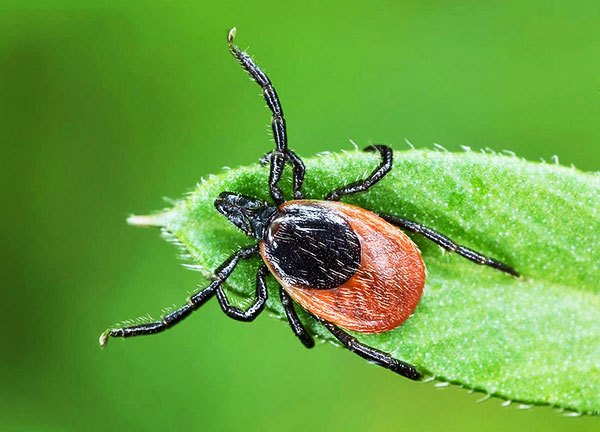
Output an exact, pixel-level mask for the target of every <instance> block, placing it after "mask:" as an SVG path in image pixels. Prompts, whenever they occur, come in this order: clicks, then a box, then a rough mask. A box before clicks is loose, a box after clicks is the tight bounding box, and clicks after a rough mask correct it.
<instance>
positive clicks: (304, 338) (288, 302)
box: [279, 286, 315, 348]
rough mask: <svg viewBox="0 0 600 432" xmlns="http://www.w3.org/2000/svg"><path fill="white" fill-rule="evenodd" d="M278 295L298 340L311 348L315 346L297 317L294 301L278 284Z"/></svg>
mask: <svg viewBox="0 0 600 432" xmlns="http://www.w3.org/2000/svg"><path fill="white" fill-rule="evenodd" d="M279 297H280V298H281V304H282V305H283V310H284V311H285V315H286V316H287V319H288V322H289V323H290V327H291V328H292V331H293V332H294V334H295V335H296V336H297V337H298V339H300V342H302V344H303V345H304V346H305V347H306V348H312V347H314V346H315V341H314V339H313V338H312V336H311V335H310V334H308V332H307V331H306V329H305V328H304V325H302V321H300V318H298V314H297V313H296V310H295V309H294V301H293V300H292V298H291V297H290V296H289V294H288V293H287V292H285V290H284V289H283V288H282V287H281V286H280V287H279Z"/></svg>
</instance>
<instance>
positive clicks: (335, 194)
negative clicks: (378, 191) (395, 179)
mask: <svg viewBox="0 0 600 432" xmlns="http://www.w3.org/2000/svg"><path fill="white" fill-rule="evenodd" d="M365 151H370V152H373V151H377V152H379V154H380V155H381V163H380V164H379V166H378V167H377V168H376V169H375V170H374V171H373V172H372V173H371V175H370V176H369V177H367V178H366V179H364V180H359V181H355V182H352V183H350V184H348V185H346V186H344V187H341V188H339V189H336V190H334V191H332V192H330V193H329V195H327V197H326V198H325V199H326V200H327V201H339V199H340V198H341V197H343V196H344V195H350V194H354V193H358V192H364V191H366V190H367V189H369V188H370V187H371V186H373V185H374V184H375V183H377V182H378V181H379V180H381V179H382V178H383V177H385V175H386V174H387V173H388V172H390V170H391V169H392V160H393V158H392V149H391V148H389V147H388V146H384V145H371V146H369V147H367V148H365Z"/></svg>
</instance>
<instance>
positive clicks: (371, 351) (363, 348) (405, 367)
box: [313, 315, 421, 381]
mask: <svg viewBox="0 0 600 432" xmlns="http://www.w3.org/2000/svg"><path fill="white" fill-rule="evenodd" d="M313 316H314V315H313ZM315 318H316V319H317V320H319V322H320V323H321V324H323V325H324V326H325V327H326V328H327V330H329V331H330V332H331V334H332V335H333V336H334V337H335V338H336V339H337V340H338V341H340V342H341V343H342V345H344V346H345V347H346V348H348V349H349V350H350V351H352V352H353V353H355V354H358V355H359V356H361V357H362V358H364V359H366V360H369V361H370V362H373V363H375V364H377V365H379V366H383V367H384V368H386V369H390V370H392V371H394V372H396V373H397V374H400V375H402V376H404V377H406V378H409V379H411V380H415V381H418V380H420V379H421V374H420V373H419V372H418V371H417V370H416V369H415V368H414V366H411V365H409V364H408V363H404V362H402V361H400V360H396V359H395V358H394V357H392V356H390V355H389V354H386V353H384V352H382V351H379V350H377V349H375V348H371V347H370V346H367V345H365V344H363V343H361V342H359V341H358V339H356V338H355V337H354V336H351V335H349V334H348V333H346V332H345V331H343V330H342V329H341V328H339V327H338V326H336V325H335V324H332V323H330V322H328V321H325V320H324V319H322V318H319V317H317V316H315Z"/></svg>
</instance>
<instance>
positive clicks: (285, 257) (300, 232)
mask: <svg viewBox="0 0 600 432" xmlns="http://www.w3.org/2000/svg"><path fill="white" fill-rule="evenodd" d="M264 242H265V243H264V251H265V255H266V258H267V259H268V261H269V263H270V264H271V265H272V267H273V270H274V271H275V272H276V273H277V275H278V276H279V277H280V278H281V279H283V280H284V281H285V282H287V283H288V284H290V285H293V286H298V287H303V288H314V289H330V288H335V287H337V286H340V285H342V284H343V283H344V282H346V281H347V280H348V279H350V278H351V277H352V276H353V275H354V273H355V272H356V270H357V269H358V267H359V266H360V256H361V255H360V241H359V239H358V237H357V235H356V234H355V233H354V231H353V230H352V228H350V226H349V225H348V223H347V222H346V221H345V220H344V219H342V218H341V217H340V216H338V215H336V214H335V213H334V212H332V211H331V210H328V209H327V208H325V207H323V206H319V205H318V204H301V203H299V204H290V205H288V206H286V207H285V208H284V209H283V211H282V212H281V213H280V214H279V215H278V216H277V217H276V218H275V219H274V220H273V221H272V222H271V225H270V226H269V228H268V232H267V236H266V238H265V240H264Z"/></svg>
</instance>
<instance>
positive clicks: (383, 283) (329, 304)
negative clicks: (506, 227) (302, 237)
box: [261, 200, 425, 333]
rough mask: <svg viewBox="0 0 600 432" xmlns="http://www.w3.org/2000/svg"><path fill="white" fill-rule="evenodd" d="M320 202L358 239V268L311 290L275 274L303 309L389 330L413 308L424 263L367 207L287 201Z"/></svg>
mask: <svg viewBox="0 0 600 432" xmlns="http://www.w3.org/2000/svg"><path fill="white" fill-rule="evenodd" d="M302 203H305V204H307V205H313V206H314V205H318V206H323V207H325V208H326V209H328V210H329V211H331V212H334V213H335V214H336V215H337V216H340V217H342V218H343V219H344V220H345V221H346V222H347V223H348V224H349V226H350V227H351V229H352V230H353V231H354V233H355V234H356V235H357V236H358V238H359V240H360V248H361V258H360V266H359V267H358V270H357V271H356V272H355V273H354V275H353V276H352V277H350V278H349V279H348V280H347V281H346V282H344V283H343V284H341V285H340V286H338V287H334V288H331V289H313V288H310V287H300V286H294V285H291V284H289V283H286V281H285V280H283V279H282V278H281V277H280V275H278V274H277V273H276V272H274V271H273V268H272V266H271V265H270V264H269V261H268V259H266V257H265V253H264V245H263V244H261V253H262V255H263V259H264V260H265V262H266V263H267V265H269V268H270V269H271V271H272V272H273V274H274V276H275V278H277V280H278V281H279V283H280V284H281V285H282V286H283V288H284V289H285V290H286V291H287V292H288V293H289V294H290V296H291V297H292V298H293V299H294V300H296V301H297V302H298V303H300V304H301V305H302V306H303V307H304V308H305V309H307V310H309V311H310V312H312V313H313V314H315V315H317V316H319V317H322V318H324V319H325V320H327V321H330V322H333V323H335V324H338V325H340V326H342V327H344V328H346V329H349V330H354V331H357V332H361V333H380V332H385V331H389V330H392V329H394V328H396V327H397V326H399V325H400V324H401V323H402V322H404V321H405V320H406V319H407V318H408V317H409V316H410V314H411V313H412V312H413V311H414V310H415V308H416V307H417V304H418V303H419V300H420V299H421V295H422V293H423V287H424V285H425V265H424V264H423V260H422V259H421V254H420V252H419V250H418V248H417V246H416V245H415V244H414V243H413V242H412V241H411V239H410V238H409V237H408V236H407V235H406V234H404V233H403V232H402V231H400V229H398V228H397V227H395V226H393V225H391V224H390V223H388V222H386V221H385V220H383V219H381V218H380V217H379V216H377V215H376V214H374V213H373V212H370V211H368V210H365V209H362V208H360V207H356V206H353V205H350V204H345V203H340V202H330V201H313V200H305V201H289V202H287V203H285V204H283V205H282V206H281V208H280V209H281V210H285V207H286V206H288V205H292V204H293V205H299V204H302Z"/></svg>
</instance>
